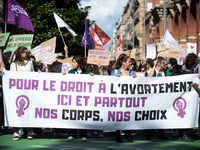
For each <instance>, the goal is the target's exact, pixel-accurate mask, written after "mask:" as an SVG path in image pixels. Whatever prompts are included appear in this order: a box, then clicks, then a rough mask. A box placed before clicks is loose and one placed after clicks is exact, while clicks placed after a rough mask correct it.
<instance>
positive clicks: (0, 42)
mask: <svg viewBox="0 0 200 150" xmlns="http://www.w3.org/2000/svg"><path fill="white" fill-rule="evenodd" d="M9 35H10V33H1V34H0V47H3V46H5V44H6V41H7V40H8V37H9Z"/></svg>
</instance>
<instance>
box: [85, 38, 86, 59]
mask: <svg viewBox="0 0 200 150" xmlns="http://www.w3.org/2000/svg"><path fill="white" fill-rule="evenodd" d="M85 58H86V40H85Z"/></svg>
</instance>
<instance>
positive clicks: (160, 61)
mask: <svg viewBox="0 0 200 150" xmlns="http://www.w3.org/2000/svg"><path fill="white" fill-rule="evenodd" d="M164 67H165V59H164V58H163V57H160V56H159V57H158V58H157V60H155V61H154V66H153V68H152V70H151V71H150V73H149V74H148V77H165V76H166V75H165V73H164V71H163V69H164Z"/></svg>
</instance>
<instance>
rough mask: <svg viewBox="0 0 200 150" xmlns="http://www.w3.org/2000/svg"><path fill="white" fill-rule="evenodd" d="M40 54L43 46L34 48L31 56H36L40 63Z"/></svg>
mask: <svg viewBox="0 0 200 150" xmlns="http://www.w3.org/2000/svg"><path fill="white" fill-rule="evenodd" d="M40 52H41V45H39V46H37V47H34V48H33V49H32V50H31V54H32V55H33V56H35V59H36V61H39V60H38V58H39V55H40Z"/></svg>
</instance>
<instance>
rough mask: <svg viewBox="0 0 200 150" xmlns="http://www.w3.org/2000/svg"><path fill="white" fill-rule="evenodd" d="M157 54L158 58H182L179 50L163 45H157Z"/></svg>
mask: <svg viewBox="0 0 200 150" xmlns="http://www.w3.org/2000/svg"><path fill="white" fill-rule="evenodd" d="M157 52H158V56H161V57H176V58H177V57H179V58H182V53H181V51H180V50H178V49H176V48H174V47H171V46H168V45H165V44H158V45H157Z"/></svg>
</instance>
